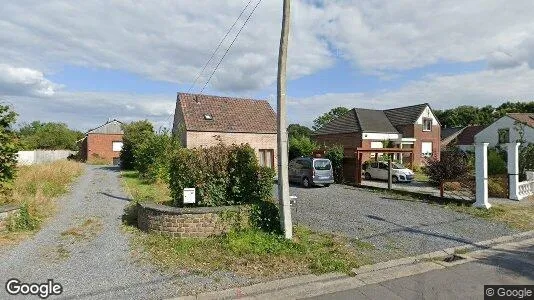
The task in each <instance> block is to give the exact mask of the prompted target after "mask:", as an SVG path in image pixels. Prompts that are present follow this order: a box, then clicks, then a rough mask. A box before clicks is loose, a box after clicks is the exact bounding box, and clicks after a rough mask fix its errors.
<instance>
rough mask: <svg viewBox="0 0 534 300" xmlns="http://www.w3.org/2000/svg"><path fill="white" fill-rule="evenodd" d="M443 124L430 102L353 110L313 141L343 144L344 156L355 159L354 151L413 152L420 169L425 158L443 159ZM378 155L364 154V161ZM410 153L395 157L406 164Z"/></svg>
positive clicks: (334, 122)
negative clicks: (395, 149) (402, 150)
mask: <svg viewBox="0 0 534 300" xmlns="http://www.w3.org/2000/svg"><path fill="white" fill-rule="evenodd" d="M440 132H441V125H440V123H439V121H438V119H437V118H436V116H435V114H434V113H433V111H432V109H431V108H430V106H429V105H428V104H427V103H424V104H419V105H413V106H406V107H399V108H393V109H387V110H374V109H363V108H353V109H351V110H350V111H349V112H348V113H347V114H345V115H343V116H341V117H338V118H337V119H334V120H332V121H331V122H330V123H328V124H326V125H324V126H323V127H322V128H320V129H319V130H317V131H316V132H315V133H314V135H313V138H314V140H315V141H316V142H318V143H319V144H320V145H326V146H333V145H342V146H344V147H345V148H346V149H345V156H347V157H352V156H354V151H353V150H352V149H353V148H356V147H359V148H363V149H377V150H378V149H380V148H384V145H385V144H389V147H390V148H403V149H413V151H414V154H415V155H414V159H413V164H414V165H416V166H421V165H423V164H424V162H425V158H427V157H430V156H434V157H436V158H437V159H439V157H440V148H441V138H440V135H441V133H440ZM374 156H375V153H364V154H363V160H364V161H366V160H369V159H370V158H373V157H374ZM409 157H410V156H409V154H403V155H401V154H396V159H398V160H401V161H403V162H407V160H408V159H409Z"/></svg>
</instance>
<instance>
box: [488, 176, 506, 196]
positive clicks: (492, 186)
mask: <svg viewBox="0 0 534 300" xmlns="http://www.w3.org/2000/svg"><path fill="white" fill-rule="evenodd" d="M507 180H508V178H507V177H493V178H489V179H488V195H489V196H490V197H498V198H508V187H507V185H508V183H507Z"/></svg>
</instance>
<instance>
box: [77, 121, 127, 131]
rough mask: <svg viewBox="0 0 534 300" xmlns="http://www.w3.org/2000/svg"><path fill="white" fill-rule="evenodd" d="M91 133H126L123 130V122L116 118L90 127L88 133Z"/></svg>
mask: <svg viewBox="0 0 534 300" xmlns="http://www.w3.org/2000/svg"><path fill="white" fill-rule="evenodd" d="M89 133H99V134H124V131H122V122H121V121H119V120H116V119H113V120H110V121H107V122H106V123H104V124H102V125H100V126H98V127H96V128H93V129H89V130H88V131H87V133H86V134H89Z"/></svg>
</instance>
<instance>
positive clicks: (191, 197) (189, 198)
mask: <svg viewBox="0 0 534 300" xmlns="http://www.w3.org/2000/svg"><path fill="white" fill-rule="evenodd" d="M184 204H195V188H185V189H184Z"/></svg>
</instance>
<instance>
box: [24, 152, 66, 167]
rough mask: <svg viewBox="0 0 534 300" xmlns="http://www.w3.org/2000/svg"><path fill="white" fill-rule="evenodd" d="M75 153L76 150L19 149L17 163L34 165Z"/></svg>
mask: <svg viewBox="0 0 534 300" xmlns="http://www.w3.org/2000/svg"><path fill="white" fill-rule="evenodd" d="M71 154H76V151H70V150H34V151H19V152H18V157H17V163H18V164H19V165H34V164H42V163H47V162H53V161H56V160H61V159H67V157H69V155H71Z"/></svg>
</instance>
